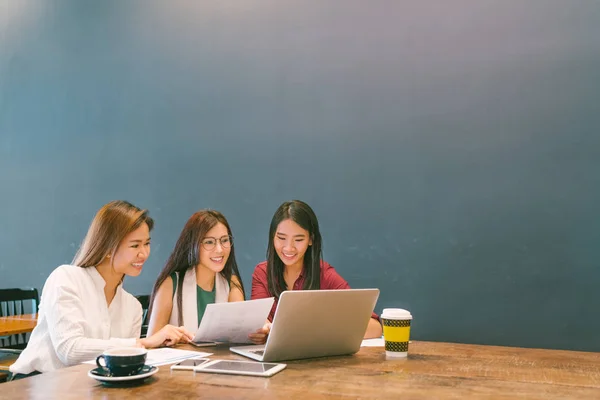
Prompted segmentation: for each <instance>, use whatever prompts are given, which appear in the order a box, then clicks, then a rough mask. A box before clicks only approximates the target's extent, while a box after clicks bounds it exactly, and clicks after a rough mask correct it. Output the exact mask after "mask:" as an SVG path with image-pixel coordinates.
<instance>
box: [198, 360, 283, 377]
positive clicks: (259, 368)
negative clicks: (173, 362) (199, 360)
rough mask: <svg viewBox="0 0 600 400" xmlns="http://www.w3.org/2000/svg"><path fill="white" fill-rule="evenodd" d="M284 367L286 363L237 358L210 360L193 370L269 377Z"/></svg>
mask: <svg viewBox="0 0 600 400" xmlns="http://www.w3.org/2000/svg"><path fill="white" fill-rule="evenodd" d="M285 367H287V364H275V363H262V362H255V361H238V360H212V361H209V362H207V363H204V364H201V365H199V366H197V367H195V368H194V371H195V372H212V373H217V374H232V375H250V376H264V377H269V376H273V375H275V374H276V373H278V372H279V371H281V370H283V369H284V368H285Z"/></svg>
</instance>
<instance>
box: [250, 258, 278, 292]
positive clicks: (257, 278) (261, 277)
mask: <svg viewBox="0 0 600 400" xmlns="http://www.w3.org/2000/svg"><path fill="white" fill-rule="evenodd" d="M267 282H268V281H267V271H266V269H263V268H261V266H260V264H259V265H257V266H256V268H255V269H254V273H253V274H252V296H251V299H252V300H255V299H266V298H269V297H273V296H272V295H271V293H269V288H268V283H267Z"/></svg>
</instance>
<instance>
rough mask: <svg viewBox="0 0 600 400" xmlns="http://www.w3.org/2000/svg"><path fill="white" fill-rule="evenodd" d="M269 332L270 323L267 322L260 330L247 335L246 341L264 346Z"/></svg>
mask: <svg viewBox="0 0 600 400" xmlns="http://www.w3.org/2000/svg"><path fill="white" fill-rule="evenodd" d="M269 332H271V323H270V322H268V321H267V323H266V324H264V325H263V327H262V328H260V329H259V330H257V331H256V332H254V333H251V334H249V335H248V339H250V340H251V341H252V343H254V344H264V343H265V342H266V341H267V336H269Z"/></svg>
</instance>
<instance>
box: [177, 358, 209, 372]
mask: <svg viewBox="0 0 600 400" xmlns="http://www.w3.org/2000/svg"><path fill="white" fill-rule="evenodd" d="M209 361H210V360H209V359H208V358H188V359H187V360H183V361H181V362H178V363H177V364H173V365H171V370H178V369H179V370H186V371H193V370H194V368H196V367H197V366H200V365H202V364H205V363H207V362H209Z"/></svg>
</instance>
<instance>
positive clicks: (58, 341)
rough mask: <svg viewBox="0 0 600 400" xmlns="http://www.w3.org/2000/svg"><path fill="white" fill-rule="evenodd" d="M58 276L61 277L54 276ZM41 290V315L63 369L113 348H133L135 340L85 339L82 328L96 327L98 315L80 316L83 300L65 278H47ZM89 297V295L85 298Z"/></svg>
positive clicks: (133, 338) (82, 311) (66, 277)
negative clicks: (42, 298)
mask: <svg viewBox="0 0 600 400" xmlns="http://www.w3.org/2000/svg"><path fill="white" fill-rule="evenodd" d="M58 275H61V276H58ZM48 280H49V282H47V283H46V285H45V287H44V293H43V297H44V303H45V306H47V307H44V312H45V314H46V318H47V321H48V331H49V333H50V340H51V341H52V345H53V347H54V351H55V352H56V355H57V356H58V358H59V360H60V361H61V362H62V363H63V364H65V365H75V364H79V363H81V362H83V361H87V360H90V359H92V358H95V357H96V356H97V355H98V354H100V353H102V352H103V351H105V350H107V349H110V348H113V347H129V346H135V345H136V338H135V337H131V338H110V339H96V338H89V337H86V336H85V327H86V326H90V325H92V326H93V324H97V323H99V322H98V319H99V318H100V316H99V315H89V313H88V314H86V313H85V312H84V307H83V304H84V300H83V298H82V296H81V295H80V294H79V293H78V292H77V285H76V284H74V283H72V282H71V281H70V279H69V277H68V276H66V274H57V275H55V276H51V277H50V278H48ZM88 295H92V294H88Z"/></svg>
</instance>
